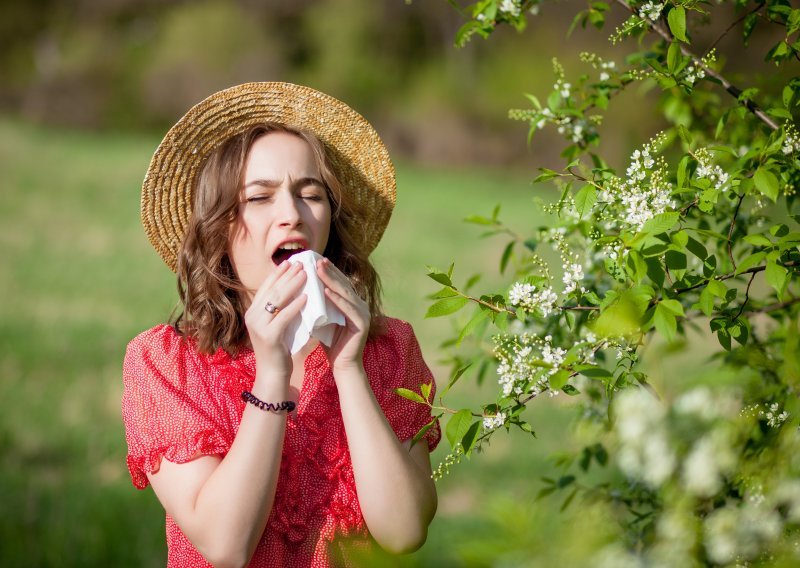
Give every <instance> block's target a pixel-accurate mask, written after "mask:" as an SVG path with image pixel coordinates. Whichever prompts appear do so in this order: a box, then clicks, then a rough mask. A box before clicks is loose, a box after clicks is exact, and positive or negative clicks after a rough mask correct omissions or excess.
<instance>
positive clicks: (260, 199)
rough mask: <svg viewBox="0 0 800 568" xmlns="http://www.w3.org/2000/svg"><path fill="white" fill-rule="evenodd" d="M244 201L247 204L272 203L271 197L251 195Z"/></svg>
mask: <svg viewBox="0 0 800 568" xmlns="http://www.w3.org/2000/svg"><path fill="white" fill-rule="evenodd" d="M245 201H246V202H247V203H260V202H268V201H272V196H271V195H251V196H250V197H248V198H246V199H245Z"/></svg>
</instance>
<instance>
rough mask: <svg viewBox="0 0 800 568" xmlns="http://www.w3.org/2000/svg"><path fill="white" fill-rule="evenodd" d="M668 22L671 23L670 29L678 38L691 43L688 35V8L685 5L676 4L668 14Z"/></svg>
mask: <svg viewBox="0 0 800 568" xmlns="http://www.w3.org/2000/svg"><path fill="white" fill-rule="evenodd" d="M667 23H668V24H669V31H671V32H672V35H673V36H675V38H676V39H679V40H680V41H682V42H685V43H689V40H688V38H687V37H686V10H685V9H684V8H683V6H676V7H675V8H673V9H672V10H670V11H669V14H667Z"/></svg>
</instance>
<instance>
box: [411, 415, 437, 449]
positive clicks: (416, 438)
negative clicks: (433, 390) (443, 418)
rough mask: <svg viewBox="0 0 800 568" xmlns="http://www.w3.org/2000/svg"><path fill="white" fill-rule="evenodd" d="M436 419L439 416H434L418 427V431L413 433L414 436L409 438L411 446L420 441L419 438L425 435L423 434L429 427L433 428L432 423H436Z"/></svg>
mask: <svg viewBox="0 0 800 568" xmlns="http://www.w3.org/2000/svg"><path fill="white" fill-rule="evenodd" d="M438 420H439V417H438V416H435V417H434V418H433V420H431V421H430V422H428V423H427V424H425V425H424V426H423V427H422V428H420V429H419V432H417V433H416V434H414V437H413V438H412V439H411V446H412V447H413V446H414V444H416V443H417V442H419V441H420V440H421V439H422V438H423V437H424V436H425V434H427V433H428V430H430V429H431V428H433V425H434V424H436V422H437V421H438Z"/></svg>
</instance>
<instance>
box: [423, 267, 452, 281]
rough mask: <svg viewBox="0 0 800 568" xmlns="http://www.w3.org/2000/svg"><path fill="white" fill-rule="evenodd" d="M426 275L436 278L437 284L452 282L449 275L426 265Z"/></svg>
mask: <svg viewBox="0 0 800 568" xmlns="http://www.w3.org/2000/svg"><path fill="white" fill-rule="evenodd" d="M428 277H429V278H432V279H434V280H436V281H437V282H438V283H439V284H444V285H445V286H452V285H453V282H452V281H451V280H450V277H449V276H447V274H444V273H442V272H439V271H438V270H436V269H435V268H431V267H430V266H429V267H428Z"/></svg>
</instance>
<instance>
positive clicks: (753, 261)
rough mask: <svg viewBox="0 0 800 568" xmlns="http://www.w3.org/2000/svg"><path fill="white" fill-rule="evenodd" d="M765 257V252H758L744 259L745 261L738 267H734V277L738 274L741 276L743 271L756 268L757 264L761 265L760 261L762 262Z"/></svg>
mask: <svg viewBox="0 0 800 568" xmlns="http://www.w3.org/2000/svg"><path fill="white" fill-rule="evenodd" d="M765 256H767V253H766V252H765V251H760V252H757V253H754V254H751V255H750V256H748V257H745V259H744V260H743V261H742V262H740V263H739V266H737V267H736V275H737V276H738V275H739V274H741V273H742V272H744V271H745V270H748V269H750V268H753V267H754V266H757V265H758V264H760V263H761V261H762V260H764V257H765Z"/></svg>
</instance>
